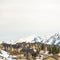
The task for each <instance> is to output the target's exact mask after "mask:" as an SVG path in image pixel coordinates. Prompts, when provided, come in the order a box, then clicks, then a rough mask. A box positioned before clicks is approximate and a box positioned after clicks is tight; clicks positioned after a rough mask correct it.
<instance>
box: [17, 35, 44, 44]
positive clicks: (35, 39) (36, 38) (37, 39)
mask: <svg viewBox="0 0 60 60" xmlns="http://www.w3.org/2000/svg"><path fill="white" fill-rule="evenodd" d="M42 40H43V39H42V38H41V37H40V36H39V35H35V34H33V35H31V36H28V37H25V38H21V39H19V40H18V41H17V42H26V43H27V42H30V43H34V42H41V41H42Z"/></svg>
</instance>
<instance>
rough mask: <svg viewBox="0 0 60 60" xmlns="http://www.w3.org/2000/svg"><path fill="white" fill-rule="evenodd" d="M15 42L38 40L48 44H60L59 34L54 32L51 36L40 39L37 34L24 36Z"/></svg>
mask: <svg viewBox="0 0 60 60" xmlns="http://www.w3.org/2000/svg"><path fill="white" fill-rule="evenodd" d="M17 42H30V43H34V42H40V43H44V44H49V45H58V46H60V34H59V33H56V34H54V35H53V36H51V37H50V38H49V39H42V38H41V37H40V36H39V35H35V34H34V35H31V36H28V37H25V38H23V39H19V40H18V41H17Z"/></svg>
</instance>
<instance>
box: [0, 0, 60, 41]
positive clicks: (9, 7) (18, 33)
mask: <svg viewBox="0 0 60 60" xmlns="http://www.w3.org/2000/svg"><path fill="white" fill-rule="evenodd" d="M56 32H60V0H0V41H1V40H2V41H7V40H11V39H12V40H17V39H19V38H20V37H24V36H28V35H31V34H35V33H39V34H40V35H48V34H53V33H56Z"/></svg>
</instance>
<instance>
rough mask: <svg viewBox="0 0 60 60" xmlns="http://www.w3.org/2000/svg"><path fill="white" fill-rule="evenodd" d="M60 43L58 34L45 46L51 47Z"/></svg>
mask: <svg viewBox="0 0 60 60" xmlns="http://www.w3.org/2000/svg"><path fill="white" fill-rule="evenodd" d="M59 43H60V34H59V33H56V34H55V35H53V36H51V37H50V38H49V39H48V40H47V41H46V42H45V44H50V45H59Z"/></svg>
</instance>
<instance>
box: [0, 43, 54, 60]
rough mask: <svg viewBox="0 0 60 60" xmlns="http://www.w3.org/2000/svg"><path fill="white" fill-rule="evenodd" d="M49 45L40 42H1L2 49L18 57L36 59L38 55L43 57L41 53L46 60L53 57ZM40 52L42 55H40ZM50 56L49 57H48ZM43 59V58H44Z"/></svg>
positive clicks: (29, 59) (0, 47)
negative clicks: (50, 54)
mask: <svg viewBox="0 0 60 60" xmlns="http://www.w3.org/2000/svg"><path fill="white" fill-rule="evenodd" d="M49 47H50V46H49V45H42V44H40V43H25V42H23V43H16V44H7V43H2V44H0V49H2V50H5V51H7V52H9V54H10V55H12V56H13V55H15V56H17V59H18V58H20V59H27V60H34V59H36V57H39V58H41V55H42V56H43V57H45V60H49V59H50V58H51V59H53V58H54V57H51V56H49V54H48V52H49V51H48V48H49ZM39 54H40V55H39ZM48 58H49V59H48ZM42 59H43V58H42Z"/></svg>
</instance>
